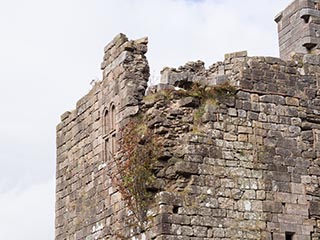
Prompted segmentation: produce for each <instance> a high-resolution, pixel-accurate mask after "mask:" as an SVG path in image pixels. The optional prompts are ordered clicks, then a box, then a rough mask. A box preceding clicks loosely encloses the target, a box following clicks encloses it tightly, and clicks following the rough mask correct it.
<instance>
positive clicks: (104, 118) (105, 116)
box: [103, 110, 109, 134]
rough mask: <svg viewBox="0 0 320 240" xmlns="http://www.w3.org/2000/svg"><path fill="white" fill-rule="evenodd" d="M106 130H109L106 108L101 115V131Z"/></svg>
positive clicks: (105, 132) (104, 131) (106, 131)
mask: <svg viewBox="0 0 320 240" xmlns="http://www.w3.org/2000/svg"><path fill="white" fill-rule="evenodd" d="M108 131H109V112H108V110H105V111H104V115H103V133H104V134H107V133H108Z"/></svg>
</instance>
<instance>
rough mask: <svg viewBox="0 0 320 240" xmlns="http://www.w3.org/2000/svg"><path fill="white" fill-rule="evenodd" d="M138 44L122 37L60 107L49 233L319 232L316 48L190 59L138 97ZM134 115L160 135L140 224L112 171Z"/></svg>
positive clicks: (195, 238)
mask: <svg viewBox="0 0 320 240" xmlns="http://www.w3.org/2000/svg"><path fill="white" fill-rule="evenodd" d="M146 51H147V39H146V38H143V39H140V40H136V41H129V40H128V39H127V38H126V36H124V35H122V34H120V35H118V36H117V37H116V38H115V39H114V40H113V41H112V42H111V43H110V44H109V45H108V46H107V47H106V48H105V57H104V61H103V63H102V66H101V67H102V70H103V80H102V81H101V82H96V83H95V85H94V86H93V88H92V90H91V91H90V92H89V93H88V94H87V95H86V96H84V97H83V98H82V99H80V100H79V101H78V103H77V106H76V109H75V110H73V111H71V112H66V113H64V114H63V115H62V116H61V123H60V124H59V125H58V126H57V186H56V240H60V239H86V240H90V239H156V240H165V239H168V240H171V239H172V240H173V239H187V240H200V239H266V240H267V239H268V240H269V239H270V240H271V239H274V240H277V239H279V240H280V239H281V240H284V239H294V240H296V239H312V240H316V239H319V238H320V219H319V218H320V201H319V200H320V186H319V184H320V166H319V164H320V161H319V160H320V153H319V149H320V148H319V147H320V145H319V144H320V141H319V139H320V91H319V83H320V82H319V81H320V76H319V74H320V57H319V56H315V55H302V54H296V55H295V56H293V59H292V60H290V61H283V60H281V59H278V58H272V57H248V56H247V53H246V52H238V53H232V54H226V56H225V60H224V61H223V62H218V63H216V64H213V65H212V66H210V67H209V68H208V69H205V67H204V63H203V62H201V61H198V62H189V63H187V64H186V65H185V66H182V67H180V68H178V69H174V68H166V69H164V70H163V71H162V77H161V83H160V84H159V85H157V86H153V87H150V88H149V91H148V93H147V95H146V96H144V95H145V91H146V87H147V81H148V77H149V67H148V64H147V60H146V58H145V55H144V54H145V53H146ZM138 115H139V116H140V118H141V116H143V117H142V118H141V120H140V121H141V123H143V124H144V125H145V126H146V128H147V129H149V130H150V131H151V132H152V133H153V136H154V137H159V138H157V139H162V140H161V142H160V143H159V144H160V145H161V151H160V152H159V155H158V156H157V161H156V162H155V163H154V164H153V165H152V167H151V169H150V170H151V171H152V173H153V175H154V179H153V181H152V183H150V185H149V186H148V187H147V191H149V193H150V194H151V195H152V199H153V201H152V202H151V203H150V204H148V205H147V206H146V214H147V218H146V221H145V222H144V223H143V226H144V227H143V228H141V223H140V224H139V223H138V220H137V219H135V218H134V217H133V214H132V209H131V208H130V204H128V202H127V201H125V200H124V198H123V196H122V195H121V191H120V188H119V184H118V183H117V182H115V181H114V175H115V174H119V172H117V171H118V169H117V161H119V159H121V157H123V151H122V149H121V141H122V139H121V135H122V134H123V132H122V131H123V129H126V128H127V126H129V125H128V124H130V122H132V120H133V119H136V118H137V116H138ZM141 139H142V140H143V136H141ZM139 144H142V145H143V144H144V143H143V141H141V142H139ZM122 160H124V161H126V159H122ZM122 160H121V161H122Z"/></svg>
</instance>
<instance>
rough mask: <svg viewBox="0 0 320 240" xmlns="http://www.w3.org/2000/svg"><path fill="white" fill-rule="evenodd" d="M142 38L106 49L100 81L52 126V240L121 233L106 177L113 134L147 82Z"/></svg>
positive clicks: (115, 195) (117, 200) (121, 38)
mask: <svg viewBox="0 0 320 240" xmlns="http://www.w3.org/2000/svg"><path fill="white" fill-rule="evenodd" d="M147 42H148V40H147V39H146V38H143V39H140V40H136V41H129V40H128V39H127V37H126V36H125V35H123V34H119V35H118V36H116V37H115V39H114V40H113V41H112V42H111V43H110V44H108V45H107V46H106V48H105V56H104V61H103V63H102V65H101V68H102V70H103V80H102V81H101V82H100V81H98V82H96V83H95V85H94V86H93V88H92V90H91V91H90V92H89V93H88V94H87V95H86V96H84V97H83V98H82V99H80V100H79V101H78V102H77V105H76V109H75V110H73V111H71V112H66V113H64V114H63V115H62V116H61V123H60V124H59V125H58V126H57V170H56V179H57V180H56V239H57V240H58V239H87V240H88V239H102V238H103V237H105V236H114V237H113V239H116V237H115V236H117V235H116V234H117V230H119V229H123V228H124V226H122V225H121V224H120V223H121V221H120V218H123V214H122V212H121V209H123V208H124V204H123V203H122V201H121V196H120V194H119V192H118V190H117V189H116V188H115V186H114V185H113V184H112V180H111V176H112V172H113V168H114V164H113V161H112V159H113V157H114V156H116V152H117V147H118V146H117V144H116V143H117V141H118V138H119V129H120V128H121V126H123V125H125V124H126V122H127V121H128V120H127V119H128V118H129V117H130V116H131V115H134V114H136V113H137V112H138V111H139V108H140V104H141V100H142V98H143V96H144V92H145V89H146V87H147V81H148V78H149V67H148V63H147V60H146V57H145V55H144V54H145V53H146V51H147Z"/></svg>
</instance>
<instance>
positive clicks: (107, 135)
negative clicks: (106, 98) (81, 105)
mask: <svg viewBox="0 0 320 240" xmlns="http://www.w3.org/2000/svg"><path fill="white" fill-rule="evenodd" d="M102 125H103V140H104V143H103V144H104V147H103V148H104V159H105V161H110V160H112V159H113V157H114V156H113V155H114V154H115V153H116V149H117V148H116V107H115V105H114V104H111V105H110V107H109V109H106V110H105V111H104V114H103V123H102Z"/></svg>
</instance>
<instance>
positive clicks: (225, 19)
mask: <svg viewBox="0 0 320 240" xmlns="http://www.w3.org/2000/svg"><path fill="white" fill-rule="evenodd" d="M290 2H291V0H50V1H49V0H0V80H1V88H0V89H1V94H0V107H1V124H0V216H1V217H0V239H6V240H21V239H23V240H46V239H49V240H50V239H54V191H55V189H54V188H55V187H54V175H55V126H56V124H57V123H58V122H59V116H60V115H61V114H62V113H63V112H65V111H67V110H71V109H73V108H74V106H75V103H76V101H77V99H79V98H80V97H81V96H82V95H84V94H85V93H86V92H87V91H88V90H89V89H90V84H89V83H90V81H91V80H92V79H100V78H101V75H102V74H101V72H100V68H99V66H100V63H101V61H102V56H103V47H104V46H105V45H106V44H107V43H108V42H109V41H110V40H111V39H112V38H113V37H114V36H115V35H116V34H118V33H119V32H123V33H125V34H127V36H128V37H129V38H130V39H135V38H140V37H143V36H149V52H148V55H147V56H148V59H149V62H150V65H151V74H152V76H153V79H157V78H158V76H159V71H160V70H161V69H162V68H163V67H165V66H171V67H178V66H179V65H182V64H184V63H185V62H187V61H190V60H198V59H200V60H204V61H205V62H206V66H210V65H211V64H212V63H214V62H215V61H218V60H223V56H224V53H227V52H233V51H240V50H248V52H249V55H251V56H254V55H269V56H278V43H277V32H276V29H277V28H276V24H275V23H274V21H273V19H274V16H275V15H276V14H277V13H278V12H280V11H281V10H282V9H283V8H284V7H285V6H286V5H288V4H289V3H290Z"/></svg>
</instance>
